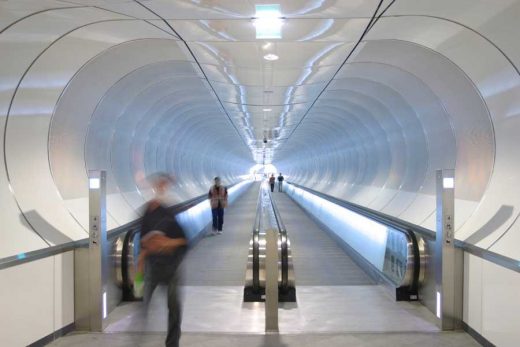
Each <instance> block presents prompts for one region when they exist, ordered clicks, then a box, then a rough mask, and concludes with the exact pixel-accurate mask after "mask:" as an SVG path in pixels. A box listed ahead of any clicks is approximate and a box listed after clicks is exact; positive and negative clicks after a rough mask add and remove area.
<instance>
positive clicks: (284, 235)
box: [268, 190, 289, 289]
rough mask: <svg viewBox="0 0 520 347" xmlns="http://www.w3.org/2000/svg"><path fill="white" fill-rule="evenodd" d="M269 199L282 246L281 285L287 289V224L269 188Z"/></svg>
mask: <svg viewBox="0 0 520 347" xmlns="http://www.w3.org/2000/svg"><path fill="white" fill-rule="evenodd" d="M268 193H269V199H270V201H271V207H272V209H273V212H274V217H275V220H276V224H277V227H278V233H279V239H280V248H281V254H280V257H281V265H282V269H281V270H282V282H281V287H282V288H283V289H286V288H287V287H288V285H289V247H288V244H287V243H288V237H287V229H286V228H285V224H284V223H283V220H282V216H281V214H280V211H279V210H278V206H277V205H276V202H275V201H274V198H273V195H272V193H271V191H270V190H268Z"/></svg>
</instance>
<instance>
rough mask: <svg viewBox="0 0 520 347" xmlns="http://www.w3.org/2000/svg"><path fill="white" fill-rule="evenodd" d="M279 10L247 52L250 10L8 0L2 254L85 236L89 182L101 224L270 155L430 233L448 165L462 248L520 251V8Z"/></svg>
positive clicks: (338, 5) (498, 4) (1, 39)
mask: <svg viewBox="0 0 520 347" xmlns="http://www.w3.org/2000/svg"><path fill="white" fill-rule="evenodd" d="M278 3H279V4H280V9H281V15H282V16H283V17H284V18H283V25H282V38H281V39H262V40H257V39H256V36H255V26H254V23H253V22H254V21H253V20H252V18H253V17H254V16H255V3H252V2H239V1H232V0H221V1H213V0H202V1H191V0H178V1H174V2H172V1H166V0H149V1H128V0H124V1H123V0H121V1H114V0H111V1H108V0H106V1H103V0H68V1H64V0H62V1H59V0H38V1H36V0H18V1H3V2H0V51H2V58H1V59H2V64H0V82H1V83H0V127H1V128H2V129H1V131H0V134H1V135H0V136H2V139H1V141H0V147H2V153H3V154H4V155H3V157H4V165H0V167H1V168H0V198H1V202H2V207H3V208H2V210H1V211H0V219H1V220H2V222H3V230H2V231H0V234H1V236H2V238H3V239H4V240H6V242H3V243H2V245H0V256H8V255H13V254H16V253H19V252H23V251H30V250H34V249H38V248H41V247H45V246H47V245H52V244H57V243H62V242H65V241H67V240H70V239H79V238H83V237H85V236H86V228H87V224H88V218H87V217H88V206H87V204H86V199H87V191H86V180H87V172H88V170H89V169H96V168H103V169H107V172H108V179H109V182H108V183H109V185H108V189H109V196H108V213H109V219H108V224H109V228H112V227H115V226H118V225H122V224H124V223H126V222H128V221H131V220H133V219H135V218H136V217H137V216H138V213H139V208H140V206H141V205H142V203H143V202H144V201H145V200H146V199H147V198H148V197H149V194H150V191H149V189H148V188H147V187H146V186H145V185H143V184H142V181H143V178H144V177H145V176H146V175H147V174H149V173H151V172H154V171H158V170H161V171H169V172H174V173H176V175H177V178H178V182H177V184H176V186H175V195H176V196H177V198H178V199H179V200H186V199H189V198H191V197H194V196H197V195H200V194H203V193H204V192H205V191H206V188H207V186H208V185H209V184H210V181H211V179H212V177H214V176H215V175H221V176H222V177H223V178H224V179H225V181H226V182H227V183H232V182H235V181H237V180H239V179H241V177H243V175H244V174H246V173H247V171H248V169H249V168H250V167H251V166H252V165H253V164H254V163H255V162H259V163H266V164H268V163H271V162H273V163H274V164H275V165H276V167H278V168H279V169H280V170H281V171H282V172H284V173H285V174H286V176H287V177H288V179H289V180H290V181H294V182H296V183H299V184H302V185H305V186H309V187H311V188H313V189H316V190H319V191H322V192H325V193H327V194H331V195H334V196H337V197H340V198H342V199H346V200H349V201H352V202H355V203H358V204H361V205H364V206H367V207H369V208H372V209H375V210H379V211H382V212H384V213H387V214H390V215H394V216H397V217H399V218H402V219H405V220H408V221H410V222H412V223H415V224H419V225H422V226H425V227H427V228H433V227H434V218H435V216H434V211H435V205H434V203H435V196H434V191H435V187H434V183H435V182H434V173H435V169H438V168H455V170H456V187H457V188H456V194H457V204H456V208H457V211H456V212H457V214H456V216H457V217H456V227H457V234H456V236H457V237H458V238H459V239H465V240H467V241H469V242H471V243H474V244H476V245H479V246H481V247H485V248H489V249H491V250H493V251H495V252H497V253H500V254H504V255H507V256H510V257H513V258H520V253H519V252H520V250H518V249H515V248H516V247H514V246H513V245H515V244H517V243H518V242H519V241H520V230H519V224H518V223H515V221H516V219H517V217H518V216H519V212H520V211H519V210H518V208H519V207H520V192H519V191H518V188H516V186H517V184H516V182H517V181H518V174H517V172H519V170H518V166H519V165H518V158H517V157H518V156H517V155H516V147H517V144H518V143H517V138H518V136H517V135H516V134H517V133H518V131H519V129H520V124H519V121H518V119H519V117H518V116H519V111H520V105H519V103H520V98H519V96H520V92H519V85H520V78H519V73H518V69H519V66H520V47H519V45H518V43H517V42H516V41H515V35H514V33H516V32H518V29H520V28H519V27H518V26H519V24H518V23H517V20H516V18H517V16H515V13H516V14H518V13H520V2H519V1H517V0H510V1H509V0H501V1H484V0H481V1H474V0H471V1H470V0H457V1H448V0H442V1H436V2H435V3H432V2H431V1H427V0H421V1H413V0H397V1H389V0H384V1H379V0H367V1H336V0H324V1H316V0H314V1H312V0H308V1H289V0H285V1H279V2H278ZM374 15H375V16H381V17H380V18H379V19H378V20H377V21H373V20H372V17H373V16H374ZM368 27H370V30H368V31H367V32H366V34H365V35H364V34H363V33H364V32H365V31H366V29H367V28H368ZM266 54H276V55H277V56H278V57H279V59H278V60H276V61H267V60H265V59H264V58H263V57H264V56H265V55H266ZM264 138H265V139H266V140H267V144H264Z"/></svg>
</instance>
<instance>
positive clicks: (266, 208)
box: [244, 186, 296, 302]
mask: <svg viewBox="0 0 520 347" xmlns="http://www.w3.org/2000/svg"><path fill="white" fill-rule="evenodd" d="M269 229H275V230H278V288H279V300H280V301H282V302H283V301H291V302H293V301H296V294H295V293H296V292H295V288H294V271H293V266H292V258H291V251H290V242H289V238H288V236H287V231H286V230H285V227H284V226H283V222H282V221H281V217H280V214H279V212H278V210H277V208H276V205H275V204H274V201H273V199H272V196H271V195H270V192H269V190H268V189H267V187H266V186H263V187H261V189H260V192H259V194H258V203H257V216H256V220H255V226H254V228H253V234H252V237H251V241H250V244H249V254H248V264H247V270H246V281H245V288H244V301H246V302H247V301H263V298H264V294H265V281H266V273H265V254H266V231H267V230H269Z"/></svg>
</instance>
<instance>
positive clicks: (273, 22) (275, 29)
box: [253, 4, 283, 39]
mask: <svg viewBox="0 0 520 347" xmlns="http://www.w3.org/2000/svg"><path fill="white" fill-rule="evenodd" d="M255 8H256V14H255V18H254V21H253V24H254V25H255V27H256V38H257V39H281V38H282V32H281V27H282V24H283V22H282V18H281V17H282V15H281V12H280V5H279V4H271V5H255Z"/></svg>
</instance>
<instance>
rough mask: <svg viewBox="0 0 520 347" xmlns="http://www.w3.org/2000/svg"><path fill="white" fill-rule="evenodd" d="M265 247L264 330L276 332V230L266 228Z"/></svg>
mask: <svg viewBox="0 0 520 347" xmlns="http://www.w3.org/2000/svg"><path fill="white" fill-rule="evenodd" d="M265 239H266V247H265V331H266V332H270V333H275V332H278V231H277V230H273V229H270V230H267V231H266V235H265Z"/></svg>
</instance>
